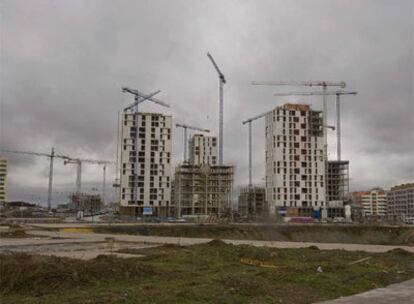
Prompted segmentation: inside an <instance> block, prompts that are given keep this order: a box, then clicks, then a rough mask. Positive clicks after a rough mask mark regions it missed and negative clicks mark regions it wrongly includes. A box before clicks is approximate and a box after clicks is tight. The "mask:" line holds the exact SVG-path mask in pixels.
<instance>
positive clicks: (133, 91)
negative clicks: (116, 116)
mask: <svg viewBox="0 0 414 304" xmlns="http://www.w3.org/2000/svg"><path fill="white" fill-rule="evenodd" d="M122 92H124V93H129V94H132V95H134V99H135V101H134V103H132V104H130V105H129V106H128V107H126V108H124V111H123V112H124V113H125V112H126V111H128V110H131V109H133V108H135V111H134V114H135V115H134V116H135V128H136V130H135V140H134V150H135V170H134V171H133V172H134V174H133V183H132V196H133V199H132V200H133V201H134V202H135V203H137V202H138V193H137V187H138V133H139V132H138V105H139V104H140V103H142V102H144V101H146V100H149V101H152V102H153V103H156V104H159V105H161V106H163V107H167V108H169V107H170V105H169V104H167V103H165V102H163V101H161V100H159V99H156V98H154V96H155V95H157V94H158V93H160V92H161V91H160V90H158V91H156V92H154V93H151V94H144V93H142V92H140V91H138V90H136V89H130V88H128V87H122Z"/></svg>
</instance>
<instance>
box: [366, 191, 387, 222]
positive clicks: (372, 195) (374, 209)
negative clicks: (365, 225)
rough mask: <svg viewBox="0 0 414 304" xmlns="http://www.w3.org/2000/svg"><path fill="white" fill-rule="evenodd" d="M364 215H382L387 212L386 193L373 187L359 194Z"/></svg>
mask: <svg viewBox="0 0 414 304" xmlns="http://www.w3.org/2000/svg"><path fill="white" fill-rule="evenodd" d="M361 202H362V207H363V210H364V216H365V217H384V216H385V215H386V214H387V194H386V193H385V191H384V190H382V189H380V188H375V189H372V190H370V191H367V192H365V193H363V194H362V195H361Z"/></svg>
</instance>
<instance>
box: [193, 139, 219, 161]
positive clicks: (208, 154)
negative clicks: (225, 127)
mask: <svg viewBox="0 0 414 304" xmlns="http://www.w3.org/2000/svg"><path fill="white" fill-rule="evenodd" d="M188 150H189V151H188V152H189V155H190V158H189V160H190V164H191V165H195V166H199V165H209V166H215V165H217V138H216V137H215V136H205V135H203V134H194V135H193V137H192V138H191V139H190V140H189V149H188Z"/></svg>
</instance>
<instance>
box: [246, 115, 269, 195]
mask: <svg viewBox="0 0 414 304" xmlns="http://www.w3.org/2000/svg"><path fill="white" fill-rule="evenodd" d="M269 112H271V111H267V112H265V113H262V114H260V115H257V116H255V117H252V118H249V119H246V120H245V121H243V122H242V124H243V125H245V124H247V123H248V124H249V187H252V186H253V184H252V154H253V152H252V122H253V121H255V120H256V119H259V118H262V117H264V116H266V114H267V113H269Z"/></svg>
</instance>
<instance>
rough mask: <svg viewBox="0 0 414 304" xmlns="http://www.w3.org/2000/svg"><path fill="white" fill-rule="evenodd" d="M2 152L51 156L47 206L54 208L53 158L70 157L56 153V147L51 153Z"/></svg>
mask: <svg viewBox="0 0 414 304" xmlns="http://www.w3.org/2000/svg"><path fill="white" fill-rule="evenodd" d="M0 152H4V153H14V154H26V155H34V156H44V157H49V159H50V162H49V185H48V190H47V208H48V210H49V211H50V210H51V209H52V186H53V160H54V158H55V157H56V158H61V159H64V160H66V159H69V157H68V156H65V155H60V154H55V148H52V151H51V153H50V154H47V153H40V152H32V151H17V150H0Z"/></svg>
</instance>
